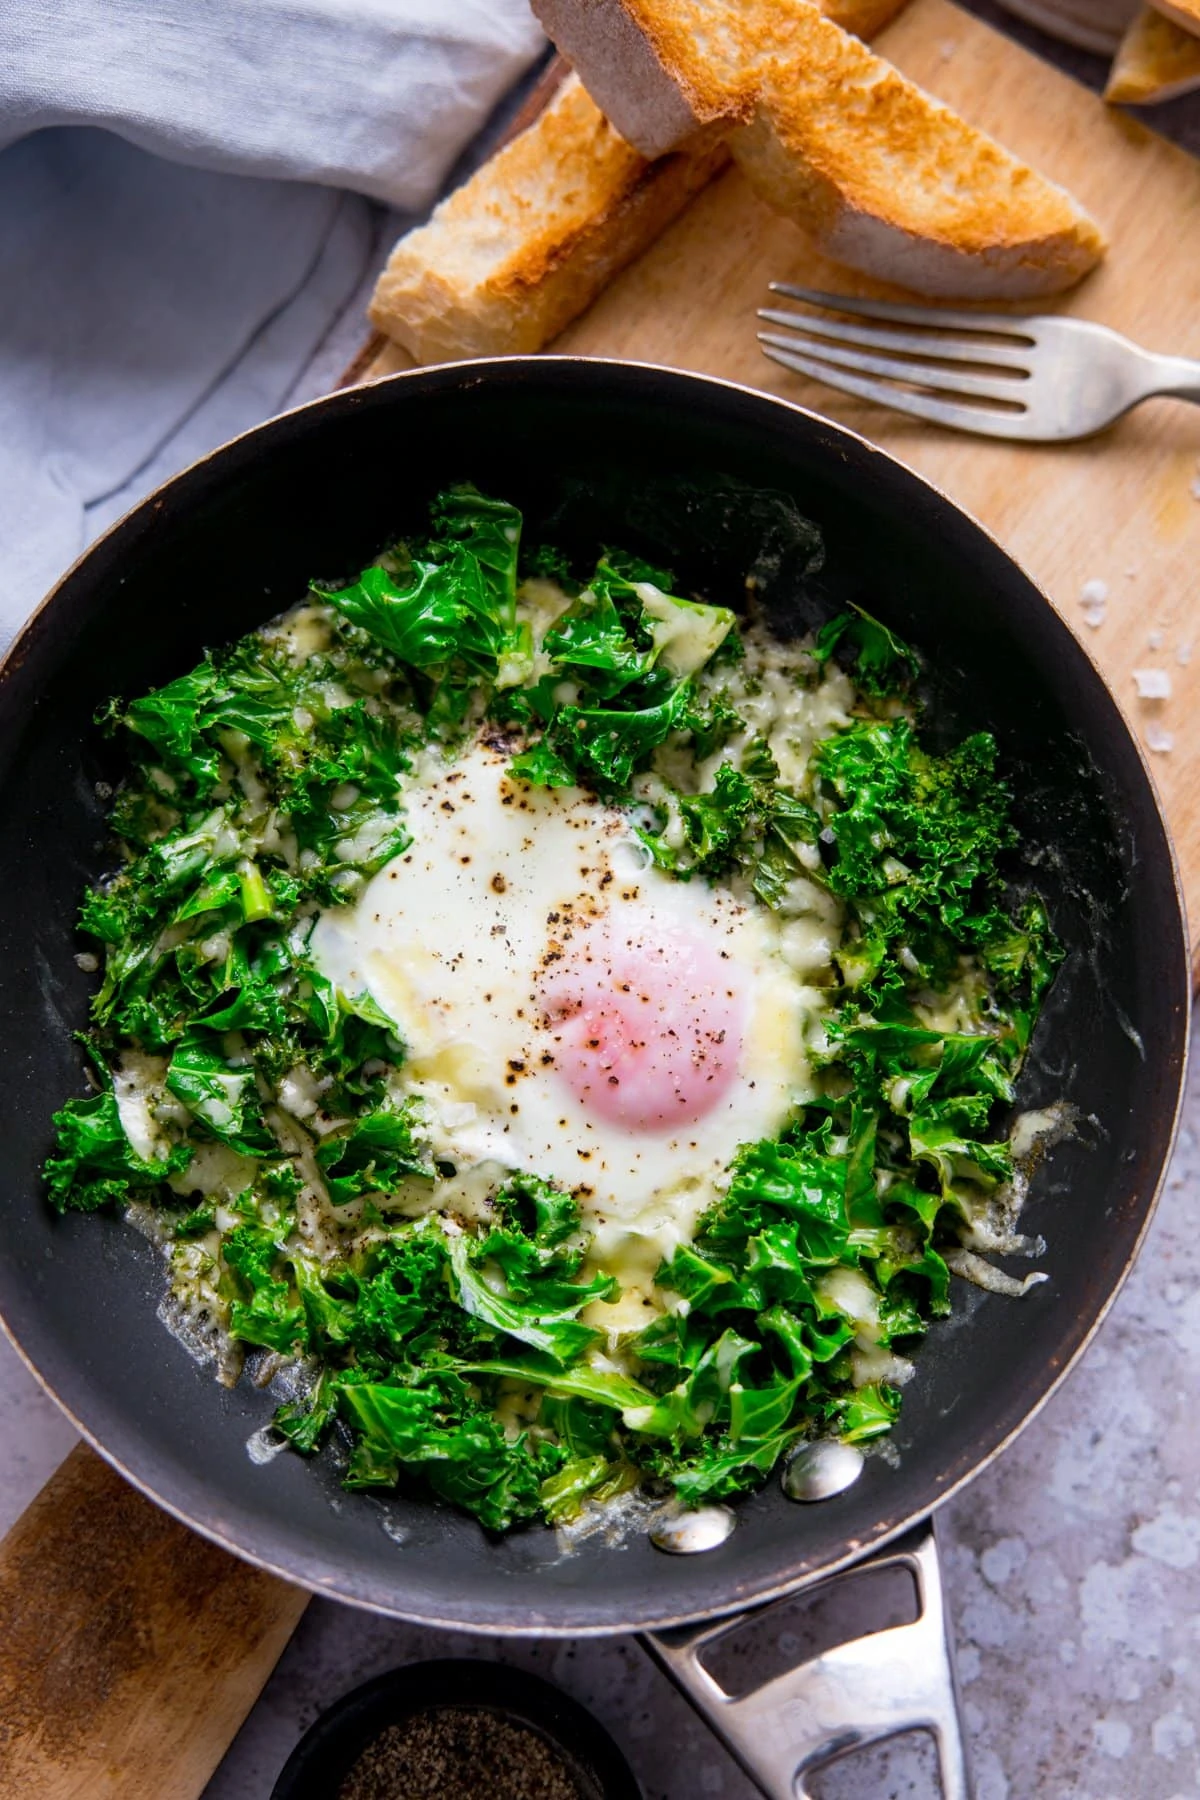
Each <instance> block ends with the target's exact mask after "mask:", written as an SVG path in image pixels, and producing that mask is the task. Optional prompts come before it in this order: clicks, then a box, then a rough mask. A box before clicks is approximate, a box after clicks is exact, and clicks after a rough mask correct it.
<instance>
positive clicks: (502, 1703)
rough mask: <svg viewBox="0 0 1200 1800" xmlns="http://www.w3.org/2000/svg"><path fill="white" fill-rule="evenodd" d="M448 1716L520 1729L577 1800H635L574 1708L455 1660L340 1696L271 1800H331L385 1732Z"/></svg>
mask: <svg viewBox="0 0 1200 1800" xmlns="http://www.w3.org/2000/svg"><path fill="white" fill-rule="evenodd" d="M451 1709H457V1710H460V1711H471V1712H492V1713H496V1714H497V1715H498V1716H499V1717H500V1718H502V1719H504V1720H506V1721H507V1722H509V1723H510V1724H514V1725H521V1726H524V1727H526V1728H527V1729H528V1730H529V1731H531V1732H533V1733H534V1734H535V1735H536V1736H538V1737H539V1738H541V1739H542V1740H543V1741H544V1742H545V1743H548V1744H549V1745H550V1747H551V1748H552V1749H553V1750H554V1751H555V1752H556V1753H557V1754H558V1755H559V1756H560V1757H561V1758H562V1760H563V1762H564V1763H565V1765H566V1768H567V1771H568V1773H569V1775H570V1776H571V1778H572V1780H573V1781H574V1782H575V1785H576V1786H577V1788H578V1789H579V1795H580V1800H642V1790H641V1788H640V1787H639V1786H638V1784H637V1782H636V1781H635V1779H634V1776H633V1772H632V1770H631V1769H630V1767H629V1764H628V1763H627V1762H626V1761H625V1758H624V1757H623V1756H622V1755H621V1752H620V1751H619V1750H618V1749H617V1746H616V1745H615V1744H614V1743H613V1740H612V1739H611V1738H610V1737H609V1735H608V1733H607V1732H606V1731H605V1730H604V1728H603V1726H601V1725H600V1724H599V1723H598V1722H597V1721H596V1720H595V1719H594V1718H593V1717H592V1715H591V1713H589V1712H587V1711H586V1710H585V1709H584V1708H583V1707H582V1706H580V1705H579V1703H578V1702H577V1701H575V1700H571V1699H569V1698H568V1696H567V1695H566V1694H564V1693H561V1692H560V1690H559V1689H558V1688H556V1687H551V1685H550V1683H549V1682H548V1681H543V1680H542V1679H541V1677H540V1676H539V1675H529V1674H526V1673H525V1672H524V1671H523V1670H521V1669H513V1668H510V1667H508V1666H507V1665H505V1664H503V1663H491V1662H469V1661H466V1660H461V1659H456V1658H447V1659H446V1660H444V1661H438V1662H425V1663H412V1664H411V1665H410V1666H409V1667H408V1668H405V1669H393V1670H391V1671H390V1672H389V1673H388V1674H387V1675H377V1676H376V1677H375V1679H374V1681H366V1682H364V1683H363V1685H362V1686H361V1687H356V1688H354V1689H352V1690H351V1692H350V1693H348V1694H346V1695H344V1696H343V1698H342V1699H341V1700H339V1701H337V1703H336V1704H335V1705H334V1706H331V1707H330V1708H329V1710H328V1711H327V1712H323V1713H322V1714H321V1716H320V1718H319V1719H318V1720H317V1721H316V1723H315V1724H314V1725H312V1726H310V1727H309V1729H308V1730H307V1731H306V1732H305V1734H304V1736H303V1737H302V1738H301V1740H300V1742H299V1743H298V1744H297V1745H296V1748H295V1749H294V1750H293V1751H292V1754H291V1755H290V1756H289V1757H288V1759H287V1762H286V1763H285V1764H284V1767H283V1770H282V1771H281V1773H280V1776H279V1779H278V1781H276V1783H275V1786H274V1788H273V1789H272V1790H271V1800H337V1795H338V1792H339V1790H340V1788H341V1785H342V1783H343V1781H345V1779H346V1777H347V1776H348V1775H349V1773H350V1771H351V1769H353V1767H354V1765H355V1764H356V1763H357V1762H358V1760H359V1758H360V1757H361V1756H362V1755H363V1753H364V1752H365V1751H366V1750H367V1749H368V1748H369V1747H370V1745H371V1744H372V1743H373V1742H374V1741H375V1739H376V1738H377V1737H379V1736H380V1735H381V1734H382V1733H383V1732H384V1731H386V1730H387V1728H388V1726H389V1725H402V1724H405V1723H406V1722H407V1721H408V1720H409V1719H411V1718H413V1717H414V1716H415V1715H417V1714H418V1713H432V1712H442V1711H447V1710H451Z"/></svg>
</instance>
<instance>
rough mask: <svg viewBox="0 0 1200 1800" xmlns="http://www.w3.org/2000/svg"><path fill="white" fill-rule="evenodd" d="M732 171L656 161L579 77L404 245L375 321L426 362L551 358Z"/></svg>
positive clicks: (690, 157)
mask: <svg viewBox="0 0 1200 1800" xmlns="http://www.w3.org/2000/svg"><path fill="white" fill-rule="evenodd" d="M727 161H728V152H727V151H726V149H725V148H724V146H723V145H722V144H720V143H719V142H713V143H710V144H708V145H706V146H703V147H701V148H698V149H688V150H684V151H680V152H678V153H676V154H674V155H669V156H664V157H661V158H659V159H658V160H657V161H654V162H650V161H648V160H647V159H646V158H645V157H644V156H642V155H640V154H639V153H638V151H636V150H635V149H633V147H632V146H631V145H630V144H627V143H626V142H625V141H624V139H623V138H621V137H620V136H618V134H617V132H616V131H614V129H613V127H612V126H611V125H610V124H609V123H608V121H607V119H605V117H604V116H603V114H602V113H601V112H600V110H599V109H598V107H597V106H596V104H595V102H594V101H593V100H592V99H591V98H590V97H589V95H588V94H587V92H586V91H585V89H584V88H583V86H582V84H581V83H580V81H579V80H578V78H577V77H576V76H571V77H569V78H568V79H567V80H566V81H565V82H564V83H563V85H562V87H561V88H560V89H559V91H558V93H557V94H556V95H555V97H554V99H553V100H552V101H551V102H550V104H549V106H548V107H547V108H546V110H545V111H544V112H543V113H542V114H541V115H540V117H539V118H537V119H536V120H535V121H534V123H533V124H532V125H530V126H529V127H528V129H527V130H525V131H523V132H522V133H521V135H520V136H519V137H516V138H514V139H513V140H512V142H511V143H509V144H506V145H505V146H504V148H503V149H501V150H499V151H498V152H497V153H496V155H495V156H493V157H492V158H491V159H490V161H488V162H487V163H485V164H484V165H483V167H482V168H481V169H479V170H478V171H477V172H476V173H475V174H474V175H473V176H472V177H471V179H470V180H469V181H468V182H466V183H465V184H464V185H463V186H462V187H460V188H458V189H457V190H456V191H455V192H454V193H453V194H451V195H450V196H449V198H448V199H446V200H444V201H443V202H442V204H441V205H440V206H439V207H438V208H437V210H436V212H435V213H434V214H433V216H432V218H431V219H430V220H429V222H428V224H426V225H422V226H420V227H418V229H417V230H415V231H410V232H409V233H408V235H407V236H406V237H403V238H401V239H400V242H399V243H398V244H397V245H396V248H395V249H394V250H393V252H392V255H391V257H390V259H389V261H388V263H387V266H386V267H385V269H384V270H383V273H382V274H381V275H380V277H379V281H378V283H377V285H376V288H375V294H374V297H373V299H372V301H371V305H370V307H369V309H368V312H369V316H370V319H371V322H372V324H373V325H375V326H376V327H377V329H378V330H380V331H382V332H384V333H386V335H387V336H388V337H390V338H392V339H393V340H394V341H395V342H397V343H399V344H402V345H403V346H404V348H405V349H406V350H407V351H408V352H409V354H410V355H411V356H413V357H414V358H415V359H416V361H417V362H421V363H428V362H443V361H454V360H456V359H458V358H460V357H468V356H493V355H513V354H519V353H521V352H529V351H534V350H540V349H541V347H542V345H543V344H545V343H548V342H549V340H550V339H551V338H552V337H555V336H557V334H558V333H559V332H560V331H561V330H562V329H563V327H564V326H565V325H567V324H568V323H569V322H570V321H571V320H572V319H573V318H575V317H576V315H577V314H578V313H581V312H582V311H583V310H584V308H585V307H586V306H588V305H589V304H590V302H591V301H592V300H593V299H594V298H595V296H596V294H597V293H598V292H599V291H600V289H601V288H602V287H603V286H604V285H605V283H606V282H608V281H609V280H611V278H612V277H613V276H614V275H615V274H616V273H617V272H618V270H620V269H623V268H624V267H625V265H626V264H627V263H629V262H632V260H633V258H634V257H635V256H637V255H638V254H639V253H640V252H641V251H642V250H643V249H644V248H645V247H646V246H647V245H648V244H649V243H651V242H652V241H653V240H654V238H656V237H657V236H658V235H659V233H660V232H661V231H663V230H664V229H665V228H666V226H667V225H668V224H669V223H670V222H671V220H672V219H673V218H674V217H675V216H676V214H677V213H679V212H681V211H682V209H683V208H684V207H685V206H686V205H687V203H688V201H689V200H690V199H691V198H692V196H693V194H695V193H697V192H698V191H699V189H700V188H702V187H703V186H704V184H705V182H707V181H708V180H709V179H710V178H711V177H712V176H713V175H715V174H716V172H717V170H718V169H719V168H722V167H723V166H724V165H725V163H726V162H727Z"/></svg>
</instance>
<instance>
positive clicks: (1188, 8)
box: [1152, 0, 1200, 35]
mask: <svg viewBox="0 0 1200 1800" xmlns="http://www.w3.org/2000/svg"><path fill="white" fill-rule="evenodd" d="M1152 4H1153V7H1154V10H1155V12H1160V13H1161V14H1162V15H1163V17H1164V19H1170V20H1171V21H1172V23H1173V24H1175V25H1178V26H1179V27H1180V29H1181V30H1183V31H1190V32H1192V33H1193V35H1198V34H1200V0H1152Z"/></svg>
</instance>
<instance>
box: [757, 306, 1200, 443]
mask: <svg viewBox="0 0 1200 1800" xmlns="http://www.w3.org/2000/svg"><path fill="white" fill-rule="evenodd" d="M771 291H772V293H775V294H786V295H787V296H788V298H789V299H792V300H803V301H804V302H805V304H806V305H808V306H812V307H824V308H827V309H829V310H830V311H834V312H838V313H848V314H850V315H851V317H852V318H863V319H871V320H882V321H883V323H882V324H870V325H860V324H854V323H852V322H851V321H850V320H849V319H831V318H828V317H826V316H825V315H824V314H821V313H815V312H814V313H800V312H783V311H779V310H775V309H773V308H770V307H764V308H763V309H762V310H761V311H760V312H759V315H758V316H759V318H760V319H764V320H765V321H766V322H767V324H769V325H784V326H788V327H789V328H790V329H789V331H788V333H787V335H784V334H783V333H781V332H774V331H760V332H759V334H758V338H759V342H760V343H761V345H762V347H763V350H764V352H765V353H766V355H767V356H769V357H772V358H773V359H774V361H775V362H778V363H783V364H784V365H785V367H787V368H789V369H798V370H799V371H800V373H801V374H802V375H811V376H812V377H813V379H814V380H816V381H824V382H826V383H827V384H828V385H829V386H830V387H835V388H841V389H843V391H844V392H846V393H848V394H858V395H859V396H860V397H861V398H862V399H864V400H875V401H877V402H878V403H879V405H881V406H891V407H895V408H896V409H897V410H898V411H899V412H906V413H913V414H914V415H915V416H916V417H917V418H918V419H932V420H933V422H934V423H935V424H937V425H950V426H952V427H953V428H954V429H955V430H957V431H974V432H979V433H981V434H982V435H983V436H985V437H1004V438H1025V439H1026V440H1028V441H1030V442H1032V443H1055V442H1061V441H1062V440H1063V439H1066V438H1080V437H1087V436H1089V434H1090V433H1091V432H1093V431H1102V430H1103V429H1104V427H1105V426H1106V425H1111V424H1112V422H1113V420H1114V419H1119V418H1120V417H1121V414H1122V413H1126V412H1128V411H1129V409H1130V407H1132V406H1137V405H1138V403H1139V402H1140V401H1142V400H1149V399H1150V398H1151V397H1152V396H1153V395H1155V394H1170V395H1173V396H1174V397H1175V398H1176V399H1177V400H1195V401H1197V402H1200V362H1194V361H1192V360H1191V359H1190V358H1188V357H1184V356H1155V355H1153V354H1152V353H1151V352H1150V351H1148V350H1142V349H1139V347H1138V346H1137V345H1136V344H1131V343H1130V342H1129V339H1128V338H1123V337H1120V336H1119V335H1118V334H1117V333H1116V332H1115V331H1110V330H1109V328H1108V326H1107V325H1094V324H1092V323H1091V321H1090V320H1088V319H1071V318H1058V317H1052V316H1051V317H1028V316H1026V315H1024V314H1019V313H977V312H950V311H946V310H944V309H943V308H942V307H940V306H936V307H935V306H902V305H898V304H896V302H894V301H891V300H860V299H858V298H857V297H855V296H853V295H850V294H825V293H821V292H819V291H818V290H817V289H815V288H803V287H792V286H791V285H790V284H789V283H787V282H786V281H773V282H772V283H771ZM906 326H912V327H916V328H917V329H916V330H905V329H903V328H904V327H906ZM801 333H803V334H804V335H803V336H801V335H800V334H801ZM849 346H853V347H852V348H851V347H849ZM858 346H862V347H861V348H859V347H858ZM940 394H950V395H953V396H954V398H953V399H948V400H942V399H939V398H938V396H939V395H940Z"/></svg>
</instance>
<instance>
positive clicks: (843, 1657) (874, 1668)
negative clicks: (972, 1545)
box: [641, 1519, 973, 1800]
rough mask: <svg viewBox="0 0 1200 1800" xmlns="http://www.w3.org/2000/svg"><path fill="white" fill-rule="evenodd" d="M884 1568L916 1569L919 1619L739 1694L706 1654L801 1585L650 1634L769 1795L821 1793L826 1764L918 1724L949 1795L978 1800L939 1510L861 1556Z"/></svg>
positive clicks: (785, 1797)
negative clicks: (730, 1613) (946, 1593)
mask: <svg viewBox="0 0 1200 1800" xmlns="http://www.w3.org/2000/svg"><path fill="white" fill-rule="evenodd" d="M886 1568H904V1569H907V1570H908V1571H909V1572H910V1573H911V1575H912V1576H913V1579H914V1581H915V1584H916V1590H917V1606H918V1609H919V1610H918V1616H917V1618H916V1619H915V1620H914V1621H913V1622H912V1624H910V1625H896V1626H892V1627H890V1628H889V1629H887V1630H885V1631H878V1632H874V1633H873V1634H872V1635H870V1636H869V1637H863V1638H857V1639H855V1640H854V1641H852V1642H851V1643H848V1644H839V1645H838V1646H837V1647H836V1648H835V1649H833V1650H828V1651H826V1652H825V1653H824V1654H823V1655H821V1656H817V1657H814V1658H813V1659H812V1660H811V1661H809V1662H804V1663H800V1664H799V1665H798V1666H797V1667H796V1668H794V1669H789V1670H787V1671H786V1673H785V1674H783V1675H779V1676H777V1677H776V1678H775V1679H774V1680H773V1681H768V1682H766V1683H765V1684H764V1685H763V1686H762V1687H759V1688H755V1689H754V1690H753V1691H752V1692H751V1693H748V1694H742V1695H739V1696H737V1697H736V1698H735V1697H734V1696H732V1695H730V1694H727V1693H726V1691H725V1689H724V1688H723V1687H722V1686H721V1685H720V1683H719V1682H718V1681H717V1680H715V1678H714V1677H713V1676H712V1675H711V1674H710V1673H709V1671H708V1670H707V1669H706V1668H705V1667H704V1664H703V1662H702V1661H701V1657H702V1655H703V1653H704V1652H705V1651H709V1650H712V1649H713V1648H714V1647H715V1646H716V1645H718V1644H719V1643H721V1641H722V1640H723V1639H724V1638H726V1637H728V1636H729V1635H730V1634H731V1633H733V1632H734V1631H736V1630H737V1629H738V1627H739V1626H742V1625H744V1624H746V1623H747V1622H748V1621H750V1620H754V1619H765V1618H766V1616H767V1615H768V1613H770V1612H771V1610H772V1609H773V1607H775V1606H778V1605H780V1604H783V1603H784V1602H785V1601H786V1600H788V1599H790V1598H792V1595H794V1594H795V1593H797V1592H799V1591H800V1590H799V1589H793V1590H792V1594H791V1595H785V1596H783V1597H782V1600H775V1601H771V1602H769V1603H768V1605H766V1606H764V1607H761V1608H760V1609H758V1610H757V1611H752V1612H744V1613H739V1614H738V1615H737V1616H736V1617H734V1618H731V1619H719V1620H718V1621H717V1622H716V1623H715V1624H702V1625H697V1626H682V1627H680V1628H679V1629H677V1630H672V1631H648V1632H644V1633H643V1634H642V1638H641V1642H642V1644H643V1645H644V1647H645V1648H646V1650H648V1651H649V1653H650V1655H651V1656H652V1657H653V1658H654V1660H655V1661H656V1662H657V1663H658V1664H659V1666H660V1667H661V1668H662V1669H663V1671H664V1672H665V1673H666V1674H667V1675H669V1676H670V1677H671V1679H672V1681H673V1682H674V1683H675V1684H676V1686H677V1687H679V1688H680V1689H682V1691H683V1693H684V1694H685V1695H686V1697H687V1698H688V1699H689V1700H690V1701H691V1703H692V1705H693V1706H694V1707H695V1708H696V1710H697V1711H698V1712H699V1714H700V1716H701V1717H702V1718H703V1719H704V1720H705V1722H706V1723H707V1724H709V1725H710V1726H711V1727H712V1729H713V1730H714V1731H715V1732H716V1733H717V1735H718V1737H720V1738H722V1739H723V1740H724V1742H725V1743H726V1745H727V1746H728V1748H729V1749H730V1750H731V1751H732V1753H733V1755H734V1756H735V1757H736V1758H737V1760H738V1762H740V1763H741V1765H742V1767H743V1769H745V1771H746V1773H747V1774H748V1775H749V1776H750V1778H751V1780H753V1781H755V1782H757V1784H758V1786H759V1787H760V1788H761V1789H762V1791H763V1793H764V1794H766V1795H767V1796H768V1800H813V1797H812V1791H811V1789H810V1788H809V1786H808V1783H807V1777H808V1776H809V1775H810V1774H812V1772H813V1771H814V1770H816V1769H818V1768H820V1767H821V1766H822V1765H823V1764H824V1763H828V1762H832V1761H833V1760H834V1759H835V1758H836V1757H839V1756H844V1755H845V1754H846V1753H847V1752H848V1751H851V1750H857V1749H860V1748H862V1747H863V1746H865V1745H867V1744H871V1743H875V1742H877V1741H878V1740H879V1739H881V1738H887V1737H892V1736H894V1735H895V1734H896V1733H897V1732H901V1731H915V1730H921V1729H924V1730H926V1731H929V1732H930V1733H932V1735H933V1738H934V1741H935V1743H936V1745H937V1753H938V1763H939V1767H940V1771H941V1778H942V1794H943V1796H944V1800H971V1796H972V1792H973V1789H972V1783H971V1777H970V1771H969V1769H968V1765H967V1753H966V1745H965V1743H964V1741H963V1734H962V1725H961V1722H960V1720H959V1716H958V1690H957V1685H956V1682H955V1675H954V1658H953V1652H952V1649H951V1641H950V1631H949V1622H948V1620H947V1617H946V1610H945V1604H944V1601H943V1595H942V1572H941V1565H940V1562H939V1559H938V1551H937V1543H936V1541H935V1539H934V1534H933V1521H932V1519H929V1520H926V1521H925V1522H924V1523H923V1524H921V1525H919V1526H917V1528H916V1529H915V1530H914V1531H910V1532H909V1533H908V1534H907V1535H906V1536H905V1537H902V1538H899V1539H898V1540H897V1541H896V1542H895V1543H894V1544H889V1545H888V1547H887V1548H886V1549H885V1550H881V1551H879V1552H878V1553H877V1554H876V1555H874V1556H869V1557H867V1558H866V1559H865V1560H864V1561H863V1562H861V1563H856V1564H855V1565H854V1570H853V1572H854V1573H855V1574H859V1573H861V1572H863V1571H865V1570H868V1569H886Z"/></svg>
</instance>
